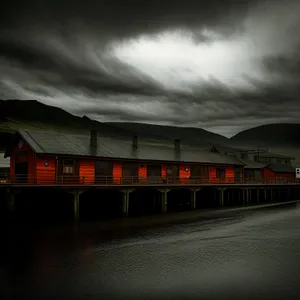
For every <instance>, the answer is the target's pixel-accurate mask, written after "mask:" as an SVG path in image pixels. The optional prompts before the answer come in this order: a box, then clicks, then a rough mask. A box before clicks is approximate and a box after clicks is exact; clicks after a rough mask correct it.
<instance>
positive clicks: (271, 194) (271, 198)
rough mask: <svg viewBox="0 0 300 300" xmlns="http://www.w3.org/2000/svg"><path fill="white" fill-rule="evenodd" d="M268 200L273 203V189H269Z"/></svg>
mask: <svg viewBox="0 0 300 300" xmlns="http://www.w3.org/2000/svg"><path fill="white" fill-rule="evenodd" d="M270 200H271V201H273V189H272V188H270Z"/></svg>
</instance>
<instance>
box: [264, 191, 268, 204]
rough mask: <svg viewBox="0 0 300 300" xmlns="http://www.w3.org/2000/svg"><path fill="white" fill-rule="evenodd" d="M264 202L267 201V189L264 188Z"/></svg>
mask: <svg viewBox="0 0 300 300" xmlns="http://www.w3.org/2000/svg"><path fill="white" fill-rule="evenodd" d="M264 198H265V199H264V200H265V202H266V201H267V188H264Z"/></svg>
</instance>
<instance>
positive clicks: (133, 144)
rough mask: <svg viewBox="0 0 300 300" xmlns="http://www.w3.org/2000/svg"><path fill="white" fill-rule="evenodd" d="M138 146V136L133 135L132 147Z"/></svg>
mask: <svg viewBox="0 0 300 300" xmlns="http://www.w3.org/2000/svg"><path fill="white" fill-rule="evenodd" d="M137 148H138V137H137V136H136V135H133V136H132V149H137Z"/></svg>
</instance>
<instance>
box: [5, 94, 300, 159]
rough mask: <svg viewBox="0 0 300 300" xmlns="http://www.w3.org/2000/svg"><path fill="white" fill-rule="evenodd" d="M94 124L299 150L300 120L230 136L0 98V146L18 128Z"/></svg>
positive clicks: (154, 136) (115, 131)
mask: <svg viewBox="0 0 300 300" xmlns="http://www.w3.org/2000/svg"><path fill="white" fill-rule="evenodd" d="M92 128H93V129H95V130H97V131H99V132H101V133H103V134H105V135H109V136H115V137H126V138H129V137H131V136H132V135H133V134H136V135H138V136H139V138H145V139H150V140H155V141H166V140H168V141H169V142H170V141H171V142H172V140H173V139H174V138H180V139H181V140H182V142H183V143H185V144H189V145H192V146H201V147H202V146H203V147H210V146H211V145H213V144H218V145H224V146H225V145H227V146H229V147H230V146H232V147H236V146H244V147H245V146H247V147H252V148H253V147H276V148H278V149H279V148H280V149H283V148H284V149H286V148H293V149H295V148H297V149H299V150H300V139H299V136H300V124H269V125H263V126H258V127H255V128H252V129H248V130H244V131H242V132H240V133H238V134H237V135H235V136H233V137H232V138H230V139H229V138H226V137H224V136H222V135H220V134H215V133H212V132H209V131H207V130H204V129H201V128H193V127H176V126H163V125H154V124H143V123H127V122H105V123H104V122H98V121H95V120H91V119H90V118H88V117H86V116H83V117H78V116H74V115H72V114H70V113H68V112H67V111H65V110H63V109H61V108H58V107H54V106H49V105H45V104H42V103H40V102H38V101H35V100H16V99H15V100H0V148H2V149H3V148H4V147H5V145H6V144H7V141H8V140H9V139H10V136H11V134H12V133H13V132H14V131H16V130H18V129H31V130H32V129H36V130H56V131H57V130H58V131H61V130H63V131H72V132H74V131H75V132H81V131H87V130H90V129H92ZM299 152H300V151H299ZM299 156H300V155H299Z"/></svg>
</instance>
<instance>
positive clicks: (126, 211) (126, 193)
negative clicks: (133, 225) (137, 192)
mask: <svg viewBox="0 0 300 300" xmlns="http://www.w3.org/2000/svg"><path fill="white" fill-rule="evenodd" d="M133 191H134V189H125V190H122V191H121V192H122V193H123V203H122V206H123V216H124V217H128V216H129V201H130V193H132V192H133Z"/></svg>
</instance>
